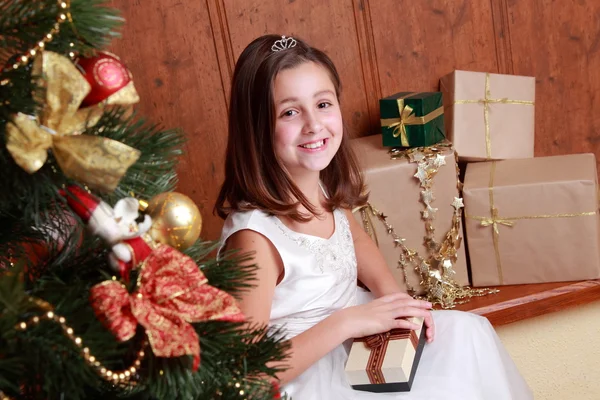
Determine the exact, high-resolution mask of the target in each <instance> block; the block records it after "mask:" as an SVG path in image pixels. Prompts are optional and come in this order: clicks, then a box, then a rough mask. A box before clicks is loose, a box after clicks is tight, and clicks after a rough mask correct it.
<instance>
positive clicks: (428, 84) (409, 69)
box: [366, 0, 498, 96]
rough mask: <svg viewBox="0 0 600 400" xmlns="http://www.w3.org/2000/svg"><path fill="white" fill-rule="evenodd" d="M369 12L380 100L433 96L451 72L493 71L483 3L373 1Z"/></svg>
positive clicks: (490, 30) (489, 22) (488, 18)
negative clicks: (421, 94) (412, 93)
mask: <svg viewBox="0 0 600 400" xmlns="http://www.w3.org/2000/svg"><path fill="white" fill-rule="evenodd" d="M366 4H367V5H368V7H369V8H370V10H371V18H372V25H373V35H374V36H375V48H376V53H377V64H378V68H379V74H380V78H379V79H380V81H381V87H382V95H383V96H389V95H391V94H394V93H397V92H400V91H420V92H425V91H436V90H438V88H439V78H440V77H442V76H443V75H445V74H447V73H450V72H452V70H454V69H466V70H473V71H489V72H496V71H498V63H497V59H496V49H495V41H494V25H493V23H492V9H491V5H490V2H489V1H471V0H453V1H449V0H437V1H410V0H401V1H398V0H377V1H370V2H368V3H366Z"/></svg>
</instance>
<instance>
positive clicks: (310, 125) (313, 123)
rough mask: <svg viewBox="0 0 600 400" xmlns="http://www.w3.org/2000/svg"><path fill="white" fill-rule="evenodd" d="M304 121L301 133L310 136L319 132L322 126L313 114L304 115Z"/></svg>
mask: <svg viewBox="0 0 600 400" xmlns="http://www.w3.org/2000/svg"><path fill="white" fill-rule="evenodd" d="M305 115H306V121H305V123H304V130H303V133H304V134H307V135H310V134H315V133H319V132H321V130H322V129H323V124H322V123H321V121H320V120H319V118H318V116H317V115H315V113H306V114H305Z"/></svg>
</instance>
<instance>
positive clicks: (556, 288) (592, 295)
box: [456, 280, 600, 326]
mask: <svg viewBox="0 0 600 400" xmlns="http://www.w3.org/2000/svg"><path fill="white" fill-rule="evenodd" d="M496 289H499V290H500V293H497V294H491V295H487V296H483V297H474V298H472V299H471V300H470V301H469V302H468V303H467V304H462V305H460V306H457V307H456V309H457V310H461V311H469V312H472V313H475V314H478V315H481V316H484V317H487V318H488V319H489V321H490V322H491V323H492V325H494V326H499V325H505V324H510V323H512V322H517V321H521V320H523V319H527V318H533V317H537V316H539V315H544V314H548V313H551V312H554V311H559V310H563V309H565V308H568V307H573V306H577V305H583V304H587V303H591V302H593V301H597V300H600V280H592V281H580V282H558V283H540V284H534V285H511V286H497V287H496Z"/></svg>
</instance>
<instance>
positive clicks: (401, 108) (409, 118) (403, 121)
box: [381, 93, 444, 147]
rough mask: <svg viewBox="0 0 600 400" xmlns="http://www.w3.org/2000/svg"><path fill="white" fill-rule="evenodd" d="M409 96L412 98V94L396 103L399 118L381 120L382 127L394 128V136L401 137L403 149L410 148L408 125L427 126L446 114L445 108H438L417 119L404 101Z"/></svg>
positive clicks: (397, 100)
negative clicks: (407, 132)
mask: <svg viewBox="0 0 600 400" xmlns="http://www.w3.org/2000/svg"><path fill="white" fill-rule="evenodd" d="M408 96H412V93H410V94H407V95H406V96H403V97H400V98H398V99H396V102H397V103H398V112H399V113H400V117H399V118H382V119H381V126H383V127H386V128H394V130H393V131H392V135H393V136H394V137H395V138H397V137H398V136H400V143H401V144H402V146H403V147H408V146H409V145H410V143H409V141H408V136H407V134H406V126H407V125H425V124H427V123H429V122H430V121H433V120H434V119H436V118H437V117H439V116H440V115H442V114H444V107H438V108H436V109H435V110H433V111H432V112H430V113H429V114H427V115H424V116H422V117H417V116H416V115H414V109H413V108H412V107H411V106H409V105H404V99H405V98H406V97H408Z"/></svg>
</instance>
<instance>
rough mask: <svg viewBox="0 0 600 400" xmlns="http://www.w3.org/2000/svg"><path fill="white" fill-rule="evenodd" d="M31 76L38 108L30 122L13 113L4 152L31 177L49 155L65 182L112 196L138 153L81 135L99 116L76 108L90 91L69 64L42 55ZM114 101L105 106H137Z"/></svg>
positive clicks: (121, 98)
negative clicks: (36, 81)
mask: <svg viewBox="0 0 600 400" xmlns="http://www.w3.org/2000/svg"><path fill="white" fill-rule="evenodd" d="M32 75H33V76H36V77H40V79H41V81H40V84H41V86H43V87H44V89H45V91H44V93H45V95H44V98H43V99H40V100H41V102H42V103H43V104H42V105H43V107H42V109H41V111H40V112H39V113H38V115H35V116H34V115H26V114H23V113H17V114H15V115H14V116H12V118H11V121H10V122H9V123H8V124H7V125H6V149H7V150H8V152H9V153H10V154H11V156H12V158H13V159H14V161H15V163H16V164H17V165H19V166H20V167H21V168H23V169H24V170H25V171H27V172H28V173H30V174H33V173H35V172H37V171H38V170H39V169H40V168H42V167H43V166H44V164H45V163H46V160H47V158H48V150H49V149H50V150H52V153H53V155H54V158H55V159H56V162H57V163H58V166H59V167H60V169H61V170H62V172H63V174H64V175H65V176H66V177H68V178H71V179H74V180H77V181H79V182H82V183H84V184H86V185H87V186H89V187H91V188H94V189H96V190H103V191H107V192H111V191H113V190H114V189H115V188H116V187H117V185H118V183H119V180H120V179H121V177H122V176H123V175H124V174H125V172H126V171H127V169H128V168H129V167H130V166H131V165H132V164H133V163H135V161H136V160H137V159H138V158H139V156H140V152H139V151H138V150H136V149H134V148H131V147H129V146H127V145H125V144H123V143H121V142H118V141H116V140H112V139H109V138H106V137H101V136H94V135H85V134H82V133H84V132H85V130H86V129H87V128H88V127H90V126H93V125H95V124H96V123H97V122H98V120H99V119H100V117H101V116H102V113H103V112H104V110H103V107H88V108H83V109H82V108H80V105H81V101H82V100H83V98H84V97H85V96H86V95H87V93H88V92H89V91H90V86H89V84H88V83H87V82H86V80H85V79H84V78H83V77H82V76H81V74H80V73H79V72H78V71H77V68H76V67H75V66H74V65H73V63H71V61H70V60H69V59H68V58H66V57H64V56H61V55H60V54H57V53H53V52H51V51H44V52H42V53H41V54H39V55H38V56H37V57H36V58H35V61H34V63H33V66H32ZM115 96H117V97H115V98H114V99H111V101H112V102H111V103H110V104H121V105H128V104H133V103H132V101H133V102H135V101H137V98H136V99H132V98H129V97H127V96H125V93H123V94H121V92H119V94H118V95H115ZM136 96H137V95H136ZM134 100H135V101H134Z"/></svg>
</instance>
